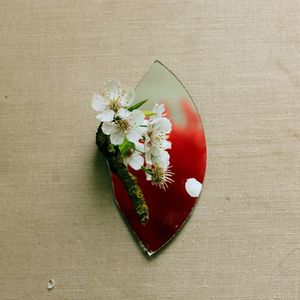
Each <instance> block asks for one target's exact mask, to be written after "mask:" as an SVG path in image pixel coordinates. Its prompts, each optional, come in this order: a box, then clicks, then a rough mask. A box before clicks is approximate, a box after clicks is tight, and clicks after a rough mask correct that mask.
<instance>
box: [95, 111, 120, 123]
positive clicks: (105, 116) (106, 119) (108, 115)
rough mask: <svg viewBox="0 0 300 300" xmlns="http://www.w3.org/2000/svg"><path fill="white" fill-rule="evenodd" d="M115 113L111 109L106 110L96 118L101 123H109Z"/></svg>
mask: <svg viewBox="0 0 300 300" xmlns="http://www.w3.org/2000/svg"><path fill="white" fill-rule="evenodd" d="M114 116H115V112H114V111H113V110H112V109H106V110H105V111H103V112H101V113H100V114H99V115H97V116H96V118H97V119H98V120H100V121H101V122H110V121H112V120H113V119H114Z"/></svg>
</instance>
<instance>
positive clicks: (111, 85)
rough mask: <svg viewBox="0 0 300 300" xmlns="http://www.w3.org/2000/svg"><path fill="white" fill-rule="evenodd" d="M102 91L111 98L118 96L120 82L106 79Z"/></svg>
mask: <svg viewBox="0 0 300 300" xmlns="http://www.w3.org/2000/svg"><path fill="white" fill-rule="evenodd" d="M103 88H104V92H105V94H106V95H107V97H108V98H109V99H111V100H113V99H115V98H118V97H119V94H120V88H121V84H120V82H119V81H115V80H108V81H106V82H105V83H104V87H103Z"/></svg>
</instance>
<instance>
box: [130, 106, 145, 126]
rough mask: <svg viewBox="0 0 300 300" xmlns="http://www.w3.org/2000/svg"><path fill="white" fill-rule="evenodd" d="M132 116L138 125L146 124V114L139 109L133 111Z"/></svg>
mask: <svg viewBox="0 0 300 300" xmlns="http://www.w3.org/2000/svg"><path fill="white" fill-rule="evenodd" d="M131 118H132V120H133V122H134V123H135V124H136V125H137V126H139V125H142V124H144V119H145V115H144V114H143V113H142V111H140V110H139V109H135V110H133V111H132V113H131Z"/></svg>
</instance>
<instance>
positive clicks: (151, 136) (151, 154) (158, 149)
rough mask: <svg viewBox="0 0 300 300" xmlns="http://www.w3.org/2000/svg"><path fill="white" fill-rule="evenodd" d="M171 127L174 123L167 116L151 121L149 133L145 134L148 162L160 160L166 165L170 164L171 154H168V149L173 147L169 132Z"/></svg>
mask: <svg viewBox="0 0 300 300" xmlns="http://www.w3.org/2000/svg"><path fill="white" fill-rule="evenodd" d="M171 129H172V124H171V122H170V120H169V119H167V118H165V117H161V118H157V119H156V120H155V122H151V120H150V121H149V123H148V126H147V133H146V134H145V135H144V138H145V142H144V151H145V160H146V163H147V164H152V163H153V162H158V161H159V162H160V163H163V164H164V165H167V164H168V161H169V155H167V154H166V150H167V149H170V148H171V142H170V141H168V137H169V135H168V134H169V133H170V132H171Z"/></svg>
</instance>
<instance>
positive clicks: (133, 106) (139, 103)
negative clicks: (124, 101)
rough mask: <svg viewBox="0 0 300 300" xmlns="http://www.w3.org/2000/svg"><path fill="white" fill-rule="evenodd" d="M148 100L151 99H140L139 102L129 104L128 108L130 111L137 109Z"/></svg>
mask: <svg viewBox="0 0 300 300" xmlns="http://www.w3.org/2000/svg"><path fill="white" fill-rule="evenodd" d="M148 100H149V99H145V100H142V101H139V102H138V103H136V104H133V105H131V106H129V107H128V108H127V109H128V110H129V111H133V110H135V109H138V108H139V107H141V106H142V105H143V104H145V103H146V102H147V101H148Z"/></svg>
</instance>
